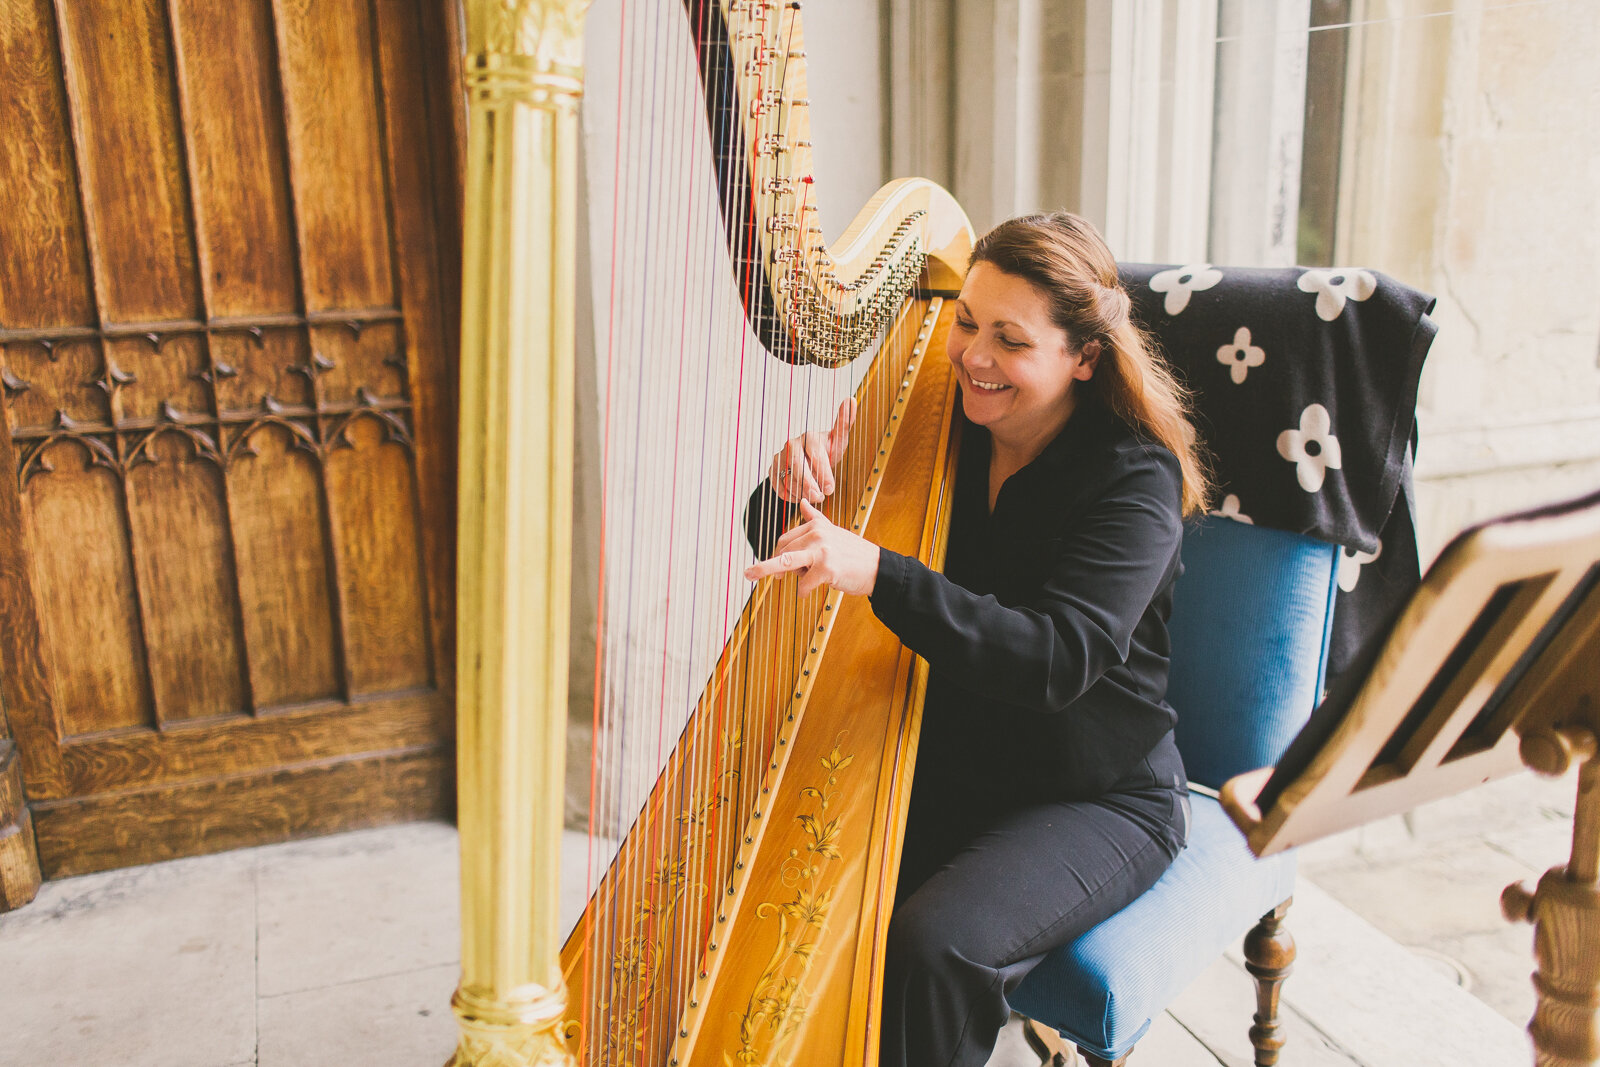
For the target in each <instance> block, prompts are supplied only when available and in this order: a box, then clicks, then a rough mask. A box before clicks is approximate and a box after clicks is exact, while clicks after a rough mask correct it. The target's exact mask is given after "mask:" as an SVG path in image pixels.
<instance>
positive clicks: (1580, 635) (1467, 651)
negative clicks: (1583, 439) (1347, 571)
mask: <svg viewBox="0 0 1600 1067" xmlns="http://www.w3.org/2000/svg"><path fill="white" fill-rule="evenodd" d="M1374 647H1375V650H1376V651H1375V654H1373V655H1370V656H1369V659H1368V661H1367V662H1366V663H1364V664H1361V665H1359V666H1358V667H1357V668H1353V669H1352V670H1350V671H1348V672H1347V673H1346V675H1345V679H1347V681H1346V682H1345V683H1342V684H1340V685H1337V686H1335V688H1334V689H1333V690H1332V691H1330V693H1329V694H1328V697H1327V699H1326V700H1324V701H1323V703H1322V705H1321V706H1320V707H1319V708H1318V709H1317V711H1316V712H1314V713H1313V715H1312V717H1311V720H1310V721H1309V722H1308V723H1307V724H1306V727H1305V729H1304V730H1303V731H1302V732H1301V734H1300V736H1299V737H1297V738H1296V739H1295V741H1294V743H1293V744H1291V745H1290V747H1289V749H1288V751H1287V752H1285V753H1284V757H1283V759H1282V760H1280V761H1279V763H1278V766H1277V767H1276V768H1272V767H1268V768H1264V769H1262V770H1259V771H1252V772H1250V773H1249V774H1243V775H1240V776H1239V777H1237V778H1234V779H1232V780H1231V781H1229V782H1228V783H1227V784H1226V785H1225V786H1224V788H1223V790H1222V803H1223V806H1224V807H1225V808H1226V809H1227V811H1228V813H1229V815H1231V816H1232V818H1233V820H1234V822H1236V823H1237V824H1238V825H1239V827H1240V829H1242V830H1243V831H1244V832H1245V836H1246V837H1247V839H1248V840H1249V844H1250V848H1251V850H1252V851H1254V852H1255V853H1256V854H1257V855H1260V856H1266V855H1270V854H1271V853H1274V852H1281V851H1283V850H1284V849H1288V848H1293V847H1295V846H1297V845H1303V844H1305V843H1307V842H1309V841H1313V840H1315V839H1317V838H1320V837H1324V836H1326V835H1328V834H1331V833H1335V832H1337V831H1339V830H1344V829H1348V828H1350V827H1354V826H1359V825H1361V824H1363V823H1366V822H1368V821H1370V820H1373V819H1377V818H1380V817H1382V816H1385V815H1393V814H1397V813H1400V812H1404V811H1409V810H1410V809H1412V808H1414V807H1416V806H1417V805H1419V804H1422V803H1425V802H1427V801H1430V800H1436V799H1439V798H1441V797H1446V796H1451V795H1453V794H1455V793H1458V792H1461V791H1462V790H1465V789H1468V788H1471V787H1473V786H1476V785H1481V784H1483V783H1485V782H1488V781H1491V780H1493V779H1495V778H1500V777H1504V776H1505V775H1508V774H1511V773H1512V772H1514V771H1517V770H1520V769H1521V768H1522V767H1524V766H1527V767H1529V768H1531V769H1533V770H1534V771H1536V772H1538V773H1541V774H1549V775H1559V774H1562V773H1564V772H1566V771H1567V770H1568V768H1569V767H1571V765H1572V764H1573V763H1574V762H1576V763H1577V764H1578V765H1579V767H1580V771H1579V778H1578V797H1577V807H1576V814H1575V817H1574V820H1573V829H1572V856H1571V859H1570V860H1569V862H1568V863H1567V864H1566V865H1564V866H1560V867H1554V868H1551V870H1550V871H1548V872H1547V873H1546V874H1545V875H1544V877H1543V878H1541V879H1540V881H1539V885H1538V888H1537V889H1536V890H1530V889H1529V888H1528V887H1526V886H1525V885H1522V884H1516V885H1512V886H1508V887H1507V888H1506V890H1505V892H1504V893H1503V894H1502V895H1501V908H1502V910H1503V911H1504V913H1505V915H1506V917H1507V918H1508V919H1509V920H1511V921H1531V922H1533V924H1534V930H1535V937H1534V956H1535V959H1536V962H1537V972H1536V973H1535V975H1534V986H1535V989H1536V990H1537V992H1538V1006H1537V1008H1536V1009H1535V1011H1534V1016H1533V1020H1532V1021H1531V1022H1530V1023H1529V1026H1528V1029H1529V1032H1530V1033H1531V1034H1532V1035H1533V1041H1534V1048H1535V1062H1536V1063H1537V1064H1540V1065H1541V1067H1558V1065H1559V1067H1568V1065H1572V1067H1576V1065H1579V1064H1593V1063H1595V1062H1597V1060H1600V1017H1597V1006H1600V759H1597V758H1596V756H1597V751H1600V743H1597V739H1600V493H1594V494H1591V495H1589V496H1586V497H1583V498H1580V499H1578V500H1574V501H1570V502H1566V503H1562V504H1557V505H1552V506H1550V507H1546V508H1540V509H1538V510H1536V511H1530V512H1523V513H1520V514H1516V515H1510V516H1507V517H1505V518H1502V519H1496V520H1494V521H1491V522H1488V523H1484V524H1482V525H1480V526H1476V527H1473V528H1471V529H1468V530H1467V531H1465V532H1464V533H1462V534H1461V535H1460V536H1458V537H1457V538H1456V539H1455V540H1454V541H1452V542H1451V543H1450V545H1449V546H1448V547H1447V548H1446V549H1445V551H1444V552H1443V553H1441V554H1440V556H1439V558H1438V560H1437V561H1436V562H1435V563H1434V565H1433V566H1432V567H1431V568H1429V571H1428V574H1427V576H1426V577H1424V578H1423V581H1422V584H1421V585H1420V586H1419V587H1418V589H1417V591H1416V593H1415V595H1413V596H1412V598H1411V599H1410V601H1409V602H1408V603H1407V604H1406V605H1405V607H1404V608H1403V610H1402V611H1401V612H1400V614H1399V615H1398V617H1397V618H1396V620H1395V621H1394V623H1393V625H1392V626H1391V627H1390V629H1389V632H1388V634H1387V636H1386V637H1385V638H1384V639H1383V640H1382V641H1380V642H1377V643H1375V646H1374Z"/></svg>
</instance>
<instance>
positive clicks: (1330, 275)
mask: <svg viewBox="0 0 1600 1067" xmlns="http://www.w3.org/2000/svg"><path fill="white" fill-rule="evenodd" d="M1295 284H1296V285H1298V286H1299V287H1300V291H1301V292H1303V293H1316V294H1317V317H1318V318H1320V319H1322V320H1323V321H1324V322H1332V321H1333V320H1334V319H1336V318H1338V317H1339V316H1340V315H1341V314H1342V313H1343V312H1344V302H1345V301H1346V300H1356V301H1361V300H1365V299H1367V298H1368V297H1370V296H1371V295H1372V294H1373V293H1375V292H1377V291H1378V279H1376V278H1374V277H1373V276H1372V272H1371V271H1370V270H1350V269H1347V268H1342V267H1332V268H1329V269H1328V270H1308V271H1306V272H1305V273H1304V274H1302V275H1300V280H1299V281H1298V282H1296V283H1295Z"/></svg>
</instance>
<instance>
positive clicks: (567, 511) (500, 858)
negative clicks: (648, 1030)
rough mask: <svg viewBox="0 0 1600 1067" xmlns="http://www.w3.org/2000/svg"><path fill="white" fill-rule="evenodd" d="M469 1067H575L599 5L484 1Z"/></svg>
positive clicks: (478, 10) (465, 947) (462, 631)
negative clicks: (586, 38)
mask: <svg viewBox="0 0 1600 1067" xmlns="http://www.w3.org/2000/svg"><path fill="white" fill-rule="evenodd" d="M466 7H467V58H466V72H467V73H466V80H467V86H466V88H467V98H468V107H469V117H468V123H469V126H468V134H467V173H466V207H465V219H464V227H463V229H464V239H465V251H464V255H463V264H462V275H463V277H462V290H463V294H462V305H461V322H462V325H461V430H460V435H461V466H460V483H459V499H460V505H459V507H460V514H459V520H458V523H459V527H458V532H459V538H460V540H459V547H458V565H459V572H460V573H459V586H458V588H459V592H458V599H457V641H458V654H457V655H458V665H457V679H458V681H457V686H458V688H457V704H458V712H457V715H458V719H459V733H458V738H457V744H458V756H457V763H458V769H459V792H460V824H461V985H460V987H459V988H458V989H457V990H456V994H455V997H454V998H453V999H452V1001H451V1006H452V1007H453V1008H454V1009H455V1013H456V1018H457V1021H458V1022H459V1024H460V1028H461V1038H460V1042H459V1044H458V1046H457V1048H456V1053H455V1056H454V1058H453V1059H452V1060H451V1063H452V1064H454V1065H457V1067H468V1065H472V1067H490V1065H493V1067H523V1065H532V1064H538V1065H541V1067H543V1065H547V1064H549V1065H554V1064H570V1063H572V1062H574V1061H573V1058H572V1055H571V1053H570V1052H569V1051H568V1049H567V1047H566V1044H565V1042H564V1040H563V1035H562V1034H561V1033H559V1030H558V1028H559V1026H560V1021H561V1017H562V1013H563V1011H564V1010H565V1007H566V990H565V989H564V988H563V987H562V982H561V974H560V956H559V953H560V941H559V940H558V938H559V933H560V931H559V929H558V922H559V920H558V915H557V907H558V901H559V887H560V879H559V875H560V872H559V864H560V850H561V811H562V800H561V798H562V771H563V762H564V761H563V756H564V745H565V741H564V724H565V722H566V707H567V600H568V588H569V585H570V582H571V574H570V564H569V557H570V554H571V553H570V547H571V546H570V542H571V516H572V430H573V426H572V420H573V393H572V381H573V371H572V362H573V321H574V311H573V300H574V287H573V274H574V266H573V253H574V232H575V223H576V203H577V198H576V195H575V194H576V190H575V188H574V186H575V183H576V181H577V165H576V164H577V151H578V124H577V105H578V97H579V94H580V93H581V91H582V88H583V79H582V56H583V50H582V27H583V17H584V12H585V10H586V9H587V7H588V0H466Z"/></svg>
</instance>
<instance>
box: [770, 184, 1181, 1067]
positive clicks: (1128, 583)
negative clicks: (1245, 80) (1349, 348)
mask: <svg viewBox="0 0 1600 1067" xmlns="http://www.w3.org/2000/svg"><path fill="white" fill-rule="evenodd" d="M1128 313H1129V299H1128V296H1127V294H1126V293H1125V292H1124V291H1123V290H1122V289H1121V287H1120V286H1119V284H1118V281H1117V274H1116V263H1115V261H1114V260H1113V258H1112V256H1111V253H1110V251H1109V250H1108V249H1107V248H1106V245H1105V242H1104V241H1103V240H1102V239H1101V238H1100V235H1099V234H1098V233H1096V232H1095V230H1094V228H1093V227H1092V226H1091V225H1089V224H1088V223H1087V222H1085V221H1084V220H1083V219H1080V218H1078V217H1077V216H1074V215H1068V214H1055V215H1048V216H1030V217H1027V218H1020V219H1013V220H1011V221H1010V222H1006V223H1002V224H1001V225H1000V226H998V227H996V228H995V229H994V230H993V231H992V232H990V233H989V234H988V235H987V236H985V237H984V238H983V239H981V240H980V241H979V242H978V244H977V246H976V248H975V249H974V250H973V254H972V263H971V269H970V271H969V273H968V275H967V279H966V283H965V284H964V285H963V287H962V291H961V296H960V298H959V299H958V300H957V301H956V313H955V321H954V324H953V326H952V329H951V332H950V337H949V341H948V343H947V351H948V355H949V358H950V362H951V363H952V364H954V366H955V372H956V375H957V378H958V381H959V385H960V389H961V410H962V412H963V414H964V416H965V418H966V421H967V424H968V425H967V426H966V427H965V428H964V429H963V431H962V439H961V454H960V460H959V463H960V466H959V468H958V474H957V479H956V486H957V488H956V498H955V504H954V511H953V514H952V516H951V525H950V542H949V549H948V553H947V558H946V563H945V570H944V573H943V574H940V573H937V572H934V571H931V570H929V569H928V568H927V567H925V566H923V565H922V564H920V563H918V562H917V561H916V560H913V559H909V558H907V557H905V556H901V555H899V554H897V553H894V552H890V551H888V550H885V549H881V548H879V547H878V546H876V545H874V544H872V543H871V542H869V541H867V540H865V539H863V538H861V537H858V536H856V535H855V534H852V533H850V532H849V531H847V530H844V529H842V528H840V527H837V526H835V525H833V524H832V523H830V522H829V521H828V520H827V519H826V518H825V517H824V516H823V515H822V513H821V512H819V511H818V510H817V509H816V508H815V507H814V506H813V505H814V504H817V503H821V501H822V499H823V496H824V495H825V493H826V492H828V491H831V489H832V483H833V471H832V467H831V463H832V462H836V461H837V459H838V457H839V455H840V454H842V452H843V442H844V438H845V437H846V436H847V435H848V433H849V426H850V422H851V421H852V418H853V411H854V409H853V407H852V406H851V402H849V401H846V402H845V404H844V405H843V406H841V408H840V411H839V419H838V421H837V422H836V423H835V424H834V427H833V430H832V431H831V432H830V433H828V434H823V433H811V434H805V435H802V436H800V437H797V438H795V439H794V440H792V441H790V442H788V443H787V444H786V445H785V446H784V448H783V450H782V451H780V452H779V453H778V455H777V456H776V457H775V458H774V460H773V465H772V475H771V478H770V479H769V481H768V483H765V484H764V485H763V486H762V487H761V488H759V489H758V490H757V496H756V498H755V499H753V500H752V502H751V514H752V515H753V516H755V515H760V514H762V513H763V511H765V512H766V513H767V514H771V513H772V510H771V509H770V508H768V507H766V505H767V504H771V503H772V501H771V494H773V493H776V495H777V496H778V497H779V498H781V499H782V500H784V501H787V502H790V503H795V504H798V506H799V509H800V513H801V518H802V519H803V520H804V521H803V522H802V523H801V524H800V525H799V526H797V527H795V528H794V529H792V530H790V531H789V532H787V533H785V534H784V535H783V536H782V537H781V538H779V539H778V540H777V542H776V544H775V545H774V547H773V551H772V553H771V554H770V555H771V558H769V559H766V560H765V561H764V562H761V563H758V564H756V565H755V566H753V567H751V568H750V569H749V570H747V571H746V572H745V575H746V577H747V578H751V579H756V578H761V577H765V576H767V575H773V574H783V573H786V572H795V573H797V574H799V575H800V588H801V590H802V591H808V590H809V589H813V588H816V587H818V586H820V585H823V584H827V585H831V586H833V587H834V588H836V589H839V590H841V591H843V592H845V593H853V594H858V595H864V596H869V597H871V600H872V608H873V611H874V612H875V613H876V614H877V616H878V618H879V619H880V620H882V622H883V623H884V624H885V625H886V626H888V627H889V629H891V630H892V631H894V632H895V634H897V635H898V636H899V637H900V639H901V640H902V641H904V642H905V644H906V645H907V646H908V647H910V648H911V649H913V650H914V651H916V652H917V653H918V654H920V655H921V656H923V657H924V658H925V659H926V660H927V661H928V663H929V665H930V668H931V670H930V676H929V683H928V695H927V702H926V705H925V709H924V713H923V724H922V736H921V741H920V745H919V751H918V757H917V769H916V778H915V782H914V785H913V788H912V796H911V806H910V811H909V815H908V819H907V825H906V839H905V847H904V852H903V856H902V860H901V865H900V878H899V885H898V890H897V904H896V908H895V912H894V916H893V918H892V920H891V923H890V930H889V954H888V960H887V969H886V973H885V978H884V1009H883V1030H882V1056H881V1062H882V1063H883V1064H885V1065H896V1067H898V1065H902V1064H904V1065H914V1067H944V1065H946V1064H951V1065H971V1067H980V1065H981V1064H983V1063H984V1062H985V1061H986V1060H987V1059H988V1057H989V1054H990V1052H991V1051H992V1049H993V1047H994V1041H995V1036H996V1035H997V1034H998V1032H999V1030H1000V1028H1001V1027H1002V1026H1003V1025H1004V1024H1005V1021H1006V1019H1007V1018H1008V1015H1009V1007H1008V1005H1007V1001H1006V997H1007V995H1008V994H1009V993H1010V992H1011V991H1012V990H1014V989H1015V988H1016V986H1017V985H1018V984H1019V983H1020V982H1021V981H1022V978H1023V977H1024V976H1025V975H1026V974H1027V972H1028V971H1029V970H1030V969H1031V968H1032V967H1033V966H1034V965H1035V964H1037V963H1038V961H1039V959H1040V958H1041V957H1042V956H1043V955H1044V954H1045V953H1046V952H1048V951H1049V950H1050V949H1053V948H1055V947H1057V946H1059V945H1062V944H1065V943H1067V942H1069V941H1072V940H1073V939H1074V938H1076V937H1077V936H1078V935H1079V934H1081V933H1083V932H1084V931H1085V930H1088V929H1089V928H1091V927H1093V926H1094V925H1095V924H1097V923H1099V922H1100V921H1101V920H1102V919H1105V918H1106V917H1108V916H1110V915H1112V914H1113V913H1115V912H1116V911H1118V910H1119V909H1120V908H1122V907H1123V905H1125V904H1127V903H1128V902H1130V901H1132V900H1133V899H1134V898H1135V897H1137V896H1139V894H1141V893H1143V892H1144V891H1145V890H1146V889H1147V888H1149V887H1150V886H1151V885H1152V884H1154V883H1155V881H1156V879H1157V878H1159V877H1160V876H1161V873H1162V872H1163V871H1164V870H1166V868H1167V866H1168V865H1169V864H1171V862H1172V860H1173V859H1174V858H1175V857H1176V856H1177V854H1178V851H1179V850H1180V849H1181V848H1182V847H1183V844H1184V839H1185V835H1186V833H1187V830H1188V799H1187V793H1186V790H1185V778H1184V771H1183V764H1182V761H1181V760H1180V758H1179V756H1178V751H1177V748H1176V747H1175V746H1174V744H1173V738H1172V726H1173V722H1174V719H1175V716H1174V714H1173V711H1172V709H1171V708H1170V707H1168V706H1167V704H1166V703H1165V702H1164V700H1163V696H1164V694H1165V691H1166V685H1167V658H1168V647H1169V646H1168V640H1167V628H1166V624H1167V617H1168V614H1169V612H1170V609H1171V604H1172V585H1173V581H1174V580H1175V579H1176V578H1177V576H1178V573H1179V570H1180V567H1179V563H1178V546H1179V541H1180V539H1181V536H1182V525H1181V524H1182V517H1183V516H1184V515H1185V514H1190V513H1194V512H1196V511H1199V510H1201V509H1202V508H1203V506H1204V504H1203V502H1204V498H1205V492H1206V484H1205V475H1204V473H1203V471H1202V469H1201V465H1200V462H1199V459H1198V456H1197V453H1196V446H1195V443H1194V433H1193V430H1192V429H1191V427H1190V425H1189V423H1188V421H1187V419H1186V417H1185V412H1184V404H1183V396H1182V392H1181V390H1180V389H1179V388H1178V386H1177V385H1176V383H1175V382H1174V381H1173V379H1172V377H1171V375H1170V373H1169V372H1168V371H1167V369H1166V368H1165V367H1164V366H1163V365H1162V364H1161V362H1160V361H1159V359H1158V358H1157V356H1156V355H1155V354H1154V353H1153V352H1152V351H1151V350H1150V348H1149V346H1148V345H1147V344H1146V342H1145V340H1144V338H1143V336H1142V335H1141V334H1140V332H1139V330H1138V329H1137V327H1135V326H1134V325H1133V324H1132V322H1130V320H1129V317H1128ZM763 497H765V498H766V499H765V501H764V500H763ZM751 532H752V543H754V544H758V545H759V542H760V540H762V538H760V537H759V536H757V535H759V534H760V533H761V531H760V530H758V529H755V527H754V525H753V526H752V531H751ZM767 539H768V540H770V537H769V538H767ZM758 554H762V555H765V553H760V551H759V547H758Z"/></svg>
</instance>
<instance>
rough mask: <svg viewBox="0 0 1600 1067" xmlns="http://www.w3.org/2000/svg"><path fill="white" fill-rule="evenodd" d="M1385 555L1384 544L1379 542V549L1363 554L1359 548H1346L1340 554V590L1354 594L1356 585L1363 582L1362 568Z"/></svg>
mask: <svg viewBox="0 0 1600 1067" xmlns="http://www.w3.org/2000/svg"><path fill="white" fill-rule="evenodd" d="M1381 555H1383V542H1382V541H1379V542H1378V547H1377V548H1375V549H1373V550H1372V551H1371V552H1363V551H1361V550H1360V549H1359V548H1346V549H1345V550H1344V551H1343V552H1341V553H1339V588H1340V589H1343V590H1344V591H1345V592H1346V593H1349V592H1353V591H1354V590H1355V587H1356V583H1357V582H1359V581H1360V580H1361V568H1362V567H1364V566H1366V565H1367V564H1368V563H1371V562H1372V561H1373V560H1375V559H1377V558H1378V557H1379V556H1381Z"/></svg>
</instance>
